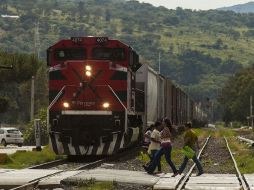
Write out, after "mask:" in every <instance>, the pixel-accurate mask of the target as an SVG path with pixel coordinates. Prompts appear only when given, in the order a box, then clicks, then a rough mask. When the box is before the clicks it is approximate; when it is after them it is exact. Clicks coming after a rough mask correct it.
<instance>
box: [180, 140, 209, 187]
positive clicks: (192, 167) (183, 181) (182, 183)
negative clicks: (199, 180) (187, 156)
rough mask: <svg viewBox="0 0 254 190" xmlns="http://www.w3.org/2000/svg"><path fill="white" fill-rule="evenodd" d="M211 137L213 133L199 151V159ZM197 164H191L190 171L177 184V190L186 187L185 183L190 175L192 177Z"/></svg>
mask: <svg viewBox="0 0 254 190" xmlns="http://www.w3.org/2000/svg"><path fill="white" fill-rule="evenodd" d="M210 137H211V135H210V136H209V137H207V138H206V141H205V143H204V145H203V147H202V148H201V150H200V151H199V153H198V157H197V158H198V159H199V158H200V156H201V154H202V152H203V150H204V149H205V147H206V145H207V144H208V141H209V139H210ZM195 166H196V164H195V163H194V164H193V165H192V166H191V168H190V170H189V171H188V173H187V174H186V175H185V176H184V177H183V179H182V180H180V181H179V184H178V185H177V186H176V187H177V188H176V189H177V190H181V189H182V188H183V187H184V185H185V184H186V182H187V180H188V179H189V177H190V175H191V173H192V171H193V169H194V168H195Z"/></svg>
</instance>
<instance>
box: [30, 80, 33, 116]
mask: <svg viewBox="0 0 254 190" xmlns="http://www.w3.org/2000/svg"><path fill="white" fill-rule="evenodd" d="M33 119H34V76H32V85H31V112H30V120H31V121H33Z"/></svg>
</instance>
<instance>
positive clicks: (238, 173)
mask: <svg viewBox="0 0 254 190" xmlns="http://www.w3.org/2000/svg"><path fill="white" fill-rule="evenodd" d="M224 139H225V141H226V144H227V148H228V151H229V153H230V156H231V158H232V160H233V163H234V166H235V169H236V172H237V176H238V179H239V181H240V183H241V185H242V188H243V190H248V189H249V188H248V187H247V182H245V180H244V179H243V176H242V174H241V172H240V170H239V169H238V166H237V163H236V161H235V158H234V156H233V154H232V151H231V149H230V147H229V144H228V140H227V138H226V137H225V136H224Z"/></svg>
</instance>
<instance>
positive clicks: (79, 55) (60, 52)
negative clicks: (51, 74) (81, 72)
mask: <svg viewBox="0 0 254 190" xmlns="http://www.w3.org/2000/svg"><path fill="white" fill-rule="evenodd" d="M55 58H56V59H57V60H59V61H65V60H85V59H86V49H85V48H64V49H57V50H56V51H55Z"/></svg>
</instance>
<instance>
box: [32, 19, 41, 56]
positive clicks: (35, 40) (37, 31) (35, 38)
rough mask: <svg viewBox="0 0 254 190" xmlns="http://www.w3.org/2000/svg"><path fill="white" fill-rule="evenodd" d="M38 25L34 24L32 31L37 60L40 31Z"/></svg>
mask: <svg viewBox="0 0 254 190" xmlns="http://www.w3.org/2000/svg"><path fill="white" fill-rule="evenodd" d="M39 25H40V23H39V22H37V23H36V24H35V29H34V51H35V55H37V58H38V59H39V58H40V46H41V44H40V31H39Z"/></svg>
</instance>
